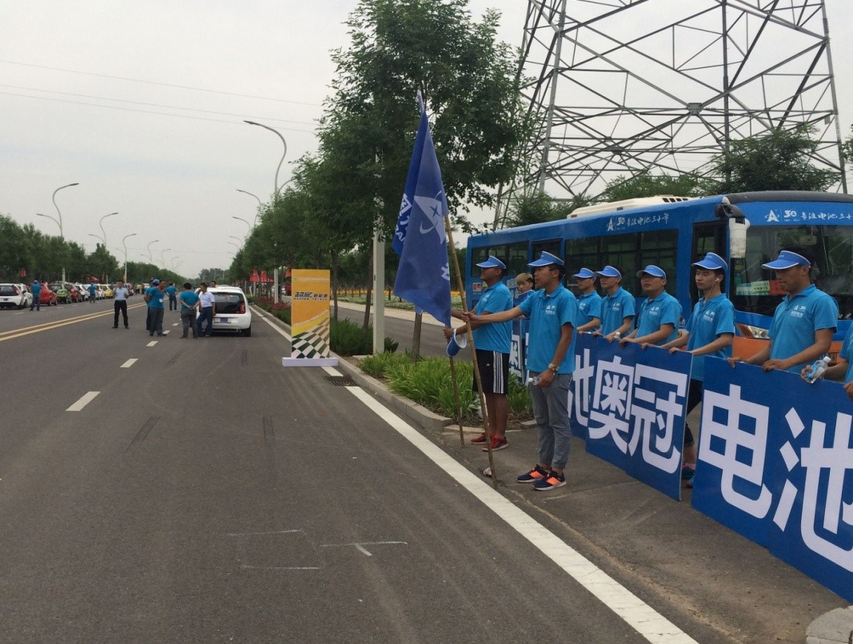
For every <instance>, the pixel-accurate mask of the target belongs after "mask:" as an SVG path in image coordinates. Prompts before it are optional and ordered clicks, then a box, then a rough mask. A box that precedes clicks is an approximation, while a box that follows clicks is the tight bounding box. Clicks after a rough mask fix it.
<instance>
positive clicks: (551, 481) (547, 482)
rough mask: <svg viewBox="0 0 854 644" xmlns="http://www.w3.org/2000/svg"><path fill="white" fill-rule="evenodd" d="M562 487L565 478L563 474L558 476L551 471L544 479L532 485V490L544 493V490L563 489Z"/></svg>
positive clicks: (564, 483)
mask: <svg viewBox="0 0 854 644" xmlns="http://www.w3.org/2000/svg"><path fill="white" fill-rule="evenodd" d="M564 485H566V477H565V476H564V475H563V474H558V473H557V472H555V471H554V470H552V471H551V472H549V474H548V476H546V478H544V479H540V480H539V481H537V482H536V483H534V489H535V490H537V491H538V492H545V491H546V490H554V489H555V488H558V487H563V486H564Z"/></svg>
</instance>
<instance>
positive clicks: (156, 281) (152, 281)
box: [151, 280, 160, 286]
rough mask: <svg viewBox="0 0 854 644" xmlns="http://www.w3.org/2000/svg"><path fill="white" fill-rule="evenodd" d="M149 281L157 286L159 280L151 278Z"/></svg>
mask: <svg viewBox="0 0 854 644" xmlns="http://www.w3.org/2000/svg"><path fill="white" fill-rule="evenodd" d="M151 283H152V284H154V285H155V286H157V285H158V284H160V280H151Z"/></svg>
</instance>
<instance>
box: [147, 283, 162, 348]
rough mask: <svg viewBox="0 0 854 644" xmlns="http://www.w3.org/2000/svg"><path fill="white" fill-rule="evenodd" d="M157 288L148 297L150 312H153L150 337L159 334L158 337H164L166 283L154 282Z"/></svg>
mask: <svg viewBox="0 0 854 644" xmlns="http://www.w3.org/2000/svg"><path fill="white" fill-rule="evenodd" d="M154 281H155V282H157V286H155V287H154V288H153V289H151V292H150V295H149V297H148V310H149V311H150V312H151V330H150V331H149V332H148V335H149V336H152V335H154V334H155V333H157V336H158V337H162V336H163V302H164V300H165V299H166V283H165V282H160V281H158V280H154Z"/></svg>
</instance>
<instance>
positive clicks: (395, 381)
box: [386, 358, 478, 417]
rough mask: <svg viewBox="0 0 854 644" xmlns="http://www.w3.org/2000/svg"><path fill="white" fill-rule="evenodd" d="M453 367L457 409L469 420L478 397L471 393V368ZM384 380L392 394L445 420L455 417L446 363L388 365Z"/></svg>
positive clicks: (430, 360)
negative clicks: (458, 406) (458, 397)
mask: <svg viewBox="0 0 854 644" xmlns="http://www.w3.org/2000/svg"><path fill="white" fill-rule="evenodd" d="M455 365H456V372H457V382H458V385H459V392H460V408H461V409H462V413H463V416H464V417H465V416H471V415H473V414H474V413H476V412H477V409H478V402H477V394H476V393H475V392H473V391H472V390H471V378H472V367H471V365H470V364H468V363H465V362H457V363H455ZM386 376H387V377H388V380H389V389H391V391H393V392H394V393H396V394H399V395H401V396H405V397H406V398H409V399H410V400H414V401H415V402H417V403H418V404H420V405H424V406H425V407H427V408H428V409H432V410H434V411H438V412H439V413H442V414H444V415H445V416H450V417H453V416H454V415H455V413H456V412H455V405H454V388H453V383H452V381H451V368H450V365H449V363H448V360H447V359H445V358H427V359H426V360H421V361H419V362H417V363H415V364H414V365H413V364H408V363H402V364H391V365H389V367H388V369H387V371H386Z"/></svg>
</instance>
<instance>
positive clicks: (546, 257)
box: [478, 250, 810, 279]
mask: <svg viewBox="0 0 854 644" xmlns="http://www.w3.org/2000/svg"><path fill="white" fill-rule="evenodd" d="M551 265H554V266H563V265H564V263H563V260H562V259H561V258H560V257H558V256H557V255H552V254H551V253H547V252H546V251H543V252H542V254H541V255H540V258H539V259H536V260H534V261H533V262H529V263H528V266H531V267H533V268H537V267H539V266H551ZM693 265H694V266H697V267H699V268H705V269H706V270H710V271H714V270H722V271H726V270H727V263H726V260H725V259H724V258H723V257H721V256H720V255H718V254H716V253H706V256H705V257H704V258H703V259H701V260H700V261H699V262H694V264H693ZM478 266H479V267H480V268H500V269H501V270H507V265H506V264H505V263H504V262H502V261H501V260H500V259H498V258H497V257H495V256H494V255H490V256H489V257H488V258H487V259H486V261H484V262H481V263H480V264H478ZM795 266H807V267H808V266H810V261H809V260H808V259H807V258H806V257H804V256H803V255H799V254H798V253H793V252H792V251H789V250H782V251H780V255H779V257H777V259H775V260H774V261H773V262H768V263H767V264H762V267H763V268H770V269H772V270H776V271H781V270H785V269H787V268H793V267H795ZM597 274H598V275H600V276H602V277H619V278H622V277H623V274H622V273H620V271H619V270H617V269H616V268H614V267H613V266H606V267H605V268H603V269H602V270H601V271H596V272H595V273H594V272H593V271H591V270H590V269H589V268H582V269H581V270H580V271H578V272H577V273H575V274H574V275H573V277H577V278H578V279H596V275H597ZM644 274H646V275H651V276H652V277H660V278H661V279H667V273H665V272H664V270H662V269H661V268H659V267H658V266H655V265H654V264H650V265H649V266H646V267H645V268H644V269H643V270H640V271H638V272H637V276H638V277H640V276H641V275H644Z"/></svg>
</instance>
